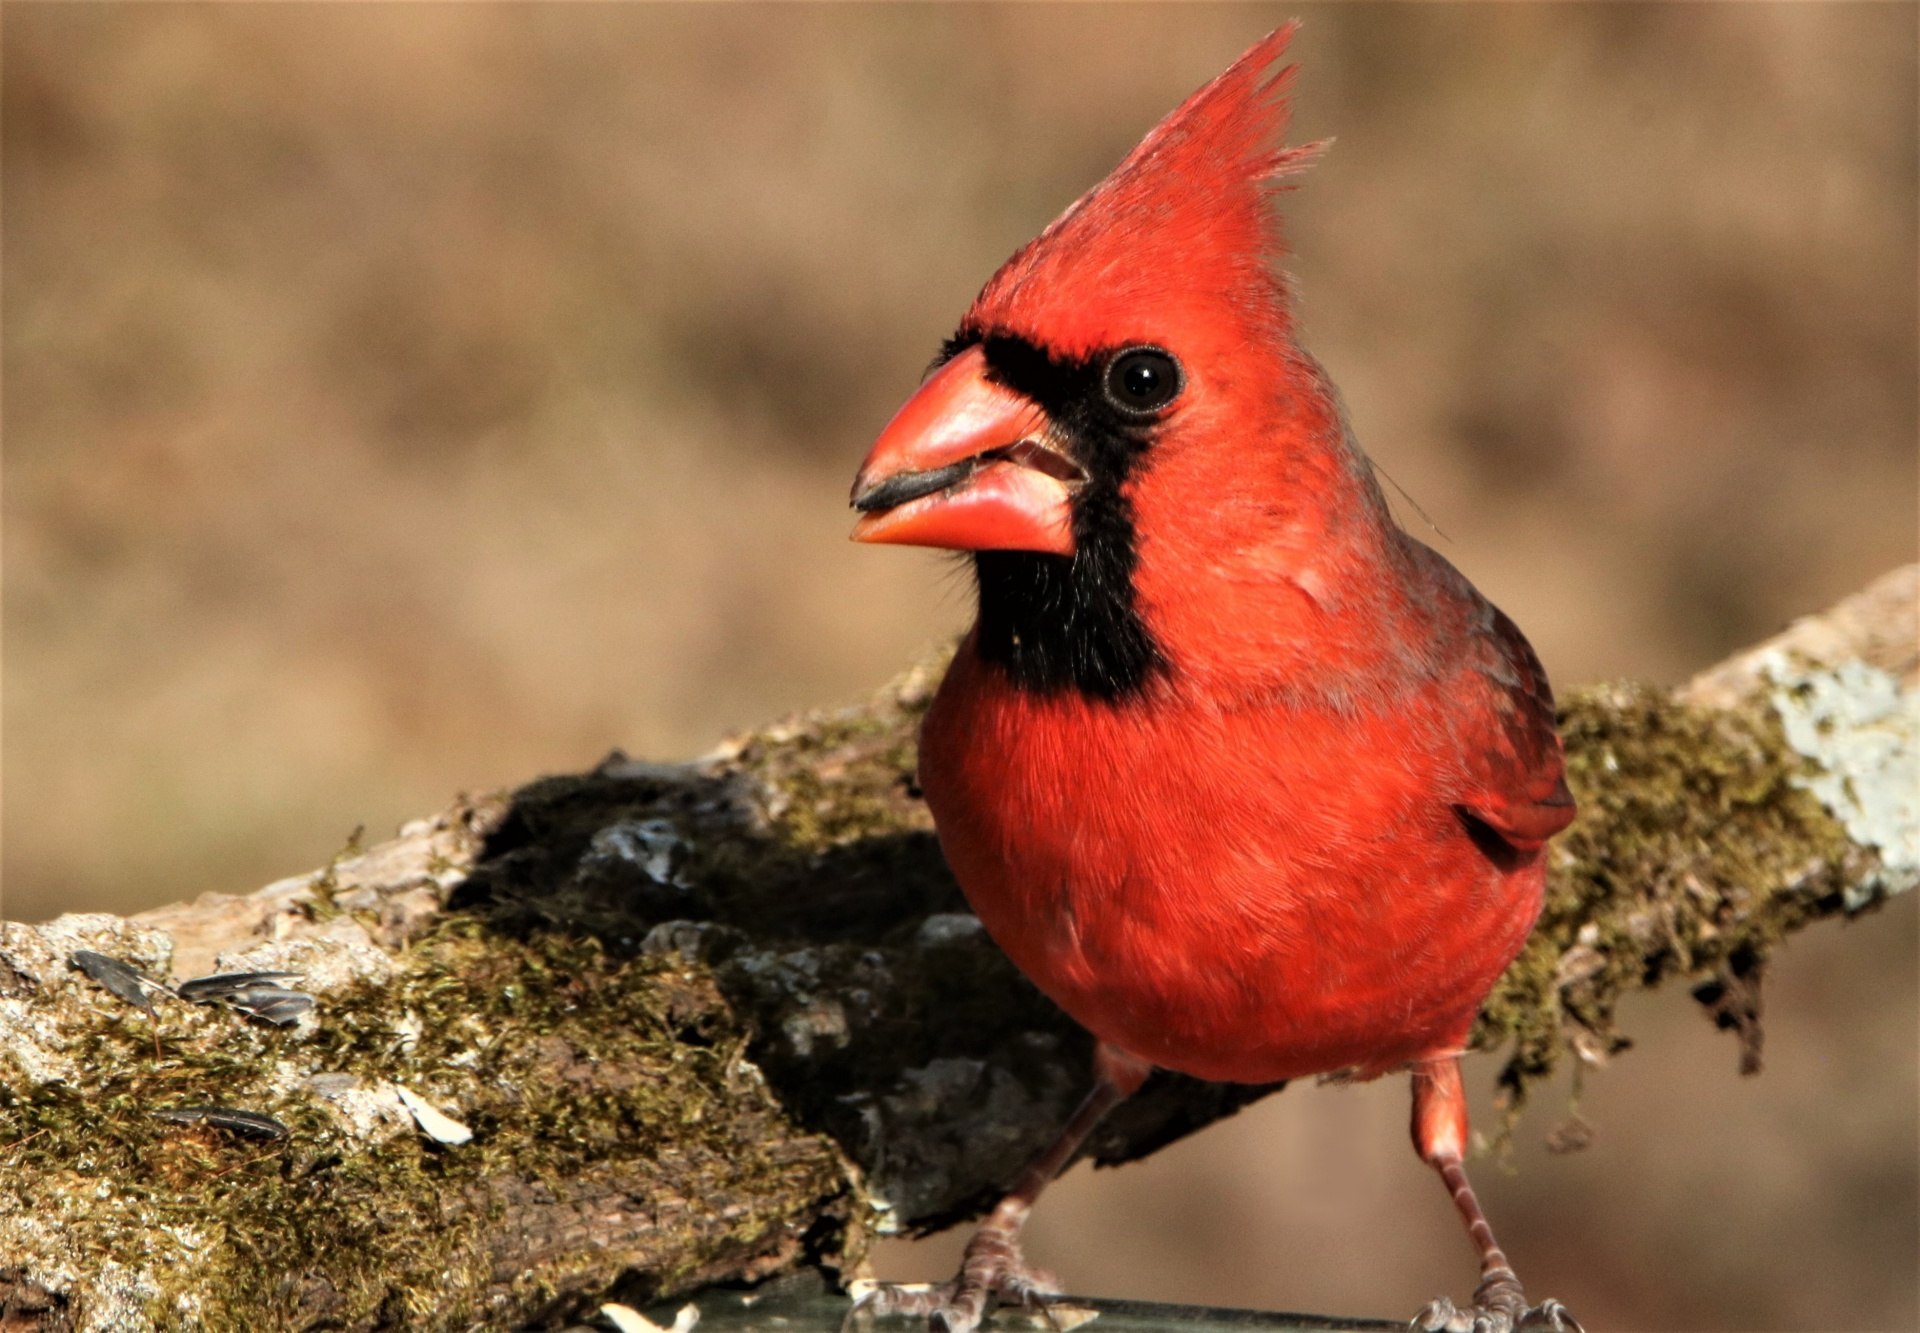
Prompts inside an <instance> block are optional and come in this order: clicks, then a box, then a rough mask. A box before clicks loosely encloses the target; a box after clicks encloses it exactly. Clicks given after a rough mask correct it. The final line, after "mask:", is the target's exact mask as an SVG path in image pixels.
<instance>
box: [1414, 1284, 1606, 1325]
mask: <svg viewBox="0 0 1920 1333" xmlns="http://www.w3.org/2000/svg"><path fill="white" fill-rule="evenodd" d="M1407 1327H1408V1328H1409V1329H1411V1330H1412V1331H1413V1333H1586V1330H1585V1329H1583V1328H1581V1327H1580V1321H1579V1320H1578V1319H1575V1318H1574V1317H1573V1315H1572V1313H1571V1312H1570V1311H1568V1309H1567V1307H1566V1306H1564V1305H1562V1304H1560V1302H1559V1301H1556V1300H1545V1301H1542V1302H1541V1303H1540V1304H1538V1305H1528V1304H1527V1298H1526V1296H1525V1295H1524V1294H1523V1293H1522V1292H1521V1290H1520V1284H1519V1283H1518V1282H1516V1281H1514V1280H1513V1279H1512V1278H1511V1277H1505V1276H1501V1277H1494V1278H1489V1279H1488V1280H1487V1281H1485V1282H1482V1283H1481V1284H1480V1289H1479V1290H1478V1291H1476V1292H1475V1293H1474V1294H1473V1307H1472V1308H1471V1309H1467V1310H1462V1309H1460V1308H1459V1307H1457V1306H1455V1305H1454V1303H1453V1302H1452V1301H1450V1300H1448V1299H1447V1298H1446V1297H1445V1296H1442V1297H1440V1298H1439V1299H1438V1300H1436V1301H1434V1302H1433V1303H1432V1304H1431V1305H1429V1306H1427V1308H1426V1309H1424V1310H1422V1311H1421V1312H1420V1313H1419V1314H1417V1315H1415V1316H1414V1317H1413V1319H1412V1321H1411V1322H1410V1323H1409V1324H1408V1325H1407Z"/></svg>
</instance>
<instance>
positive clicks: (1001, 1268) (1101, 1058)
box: [841, 1044, 1152, 1333]
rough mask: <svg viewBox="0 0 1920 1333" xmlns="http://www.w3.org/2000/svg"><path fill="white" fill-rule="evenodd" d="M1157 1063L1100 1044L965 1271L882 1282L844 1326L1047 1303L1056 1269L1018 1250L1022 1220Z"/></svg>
mask: <svg viewBox="0 0 1920 1333" xmlns="http://www.w3.org/2000/svg"><path fill="white" fill-rule="evenodd" d="M1151 1071H1152V1066H1151V1065H1148V1064H1146V1063H1144V1062H1143V1061H1140V1060H1137V1059H1135V1058H1134V1057H1133V1056H1131V1055H1128V1054H1126V1053H1125V1052H1122V1051H1120V1050H1117V1049H1116V1048H1114V1047H1110V1046H1107V1045H1105V1044H1102V1045H1101V1046H1100V1047H1099V1049H1098V1050H1097V1051H1096V1052H1095V1055H1094V1072H1095V1075H1096V1077H1095V1081H1094V1085H1093V1090H1092V1091H1091V1092H1089V1093H1088V1094H1087V1096H1086V1100H1084V1101H1082V1102H1081V1103H1080V1106H1079V1109H1078V1110H1076V1111H1075V1112H1074V1113H1073V1117H1072V1118H1071V1119H1070V1120H1068V1121H1067V1124H1066V1127H1065V1128H1064V1129H1062V1130H1061V1131H1060V1134H1059V1137H1057V1138H1055V1139H1054V1141H1053V1142H1052V1144H1050V1145H1049V1146H1048V1147H1047V1149H1046V1151H1045V1152H1042V1153H1041V1154H1040V1155H1039V1156H1038V1157H1035V1158H1034V1159H1033V1160H1032V1161H1030V1162H1028V1163H1027V1165H1026V1166H1025V1167H1024V1168H1023V1169H1022V1170H1021V1172H1020V1174H1019V1175H1018V1176H1017V1177H1015V1179H1014V1182H1013V1185H1012V1187H1011V1188H1009V1189H1008V1190H1007V1192H1006V1195H1005V1196H1004V1197H1003V1198H1002V1199H1001V1200H1000V1202H999V1203H998V1204H996V1205H995V1206H994V1209H993V1211H992V1212H991V1213H988V1214H987V1218H986V1221H984V1222H982V1223H981V1224H980V1229H979V1230H978V1231H976V1232H974V1233H973V1239H971V1240H969V1241H968V1242H967V1248H966V1253H965V1254H964V1255H963V1256H962V1257H961V1260H960V1271H959V1273H957V1274H956V1275H955V1276H954V1277H953V1278H952V1279H951V1280H949V1281H946V1282H942V1283H940V1284H939V1285H937V1286H934V1287H928V1288H913V1289H909V1288H903V1287H897V1286H885V1285H883V1286H878V1287H875V1288H874V1289H873V1290H872V1291H871V1292H869V1293H868V1294H866V1295H865V1296H862V1297H861V1298H860V1299H859V1300H858V1301H857V1302H855V1304H854V1307H853V1309H851V1310H849V1311H848V1312H847V1318H846V1321H845V1322H844V1323H843V1324H842V1325H841V1328H842V1330H843V1333H844V1330H845V1329H847V1328H849V1327H851V1326H852V1325H853V1324H854V1322H855V1321H856V1319H857V1318H858V1317H859V1316H861V1315H863V1314H870V1315H925V1316H927V1324H928V1327H929V1328H930V1329H932V1330H934V1333H972V1330H974V1329H975V1328H977V1327H979V1325H980V1321H981V1320H982V1319H984V1318H985V1317H986V1315H987V1311H988V1309H989V1308H990V1306H991V1305H993V1304H995V1303H999V1302H1004V1303H1006V1304H1009V1305H1018V1306H1020V1307H1021V1308H1022V1309H1033V1308H1036V1307H1038V1308H1040V1309H1041V1310H1043V1311H1044V1310H1045V1308H1046V1302H1047V1298H1048V1297H1050V1296H1054V1295H1057V1294H1058V1291H1059V1289H1058V1288H1057V1287H1056V1286H1055V1285H1054V1281H1053V1279H1052V1277H1051V1276H1049V1275H1048V1274H1046V1273H1044V1272H1041V1271H1040V1270H1039V1269H1036V1268H1031V1267H1029V1266H1028V1264H1027V1261H1026V1259H1025V1258H1024V1257H1022V1255H1021V1253H1020V1228H1021V1227H1022V1226H1024V1225H1025V1224H1026V1221H1027V1214H1028V1213H1030V1212H1032V1211H1033V1204H1034V1200H1036V1199H1038V1198H1039V1197H1040V1192H1041V1191H1042V1190H1044V1189H1045V1188H1046V1187H1047V1186H1048V1185H1049V1184H1050V1183H1052V1181H1053V1178H1054V1177H1055V1176H1057V1175H1059V1174H1060V1172H1061V1171H1063V1170H1065V1169H1066V1165H1067V1163H1068V1162H1069V1161H1070V1160H1072V1158H1073V1155H1074V1153H1076V1152H1078V1151H1079V1150H1080V1145H1081V1144H1082V1143H1084V1142H1086V1138H1087V1135H1089V1134H1091V1133H1092V1132H1093V1127H1094V1126H1095V1125H1097V1124H1099V1123H1100V1121H1101V1120H1102V1119H1103V1118H1105V1116H1106V1114H1107V1112H1109V1111H1111V1110H1112V1109H1113V1108H1114V1107H1116V1106H1118V1105H1119V1104H1120V1103H1121V1102H1123V1101H1125V1100H1126V1099H1127V1098H1128V1097H1130V1096H1132V1095H1133V1093H1134V1091H1135V1090H1136V1089H1137V1088H1139V1086H1140V1085H1141V1084H1142V1083H1143V1082H1145V1081H1146V1077H1147V1075H1148V1074H1149V1073H1150V1072H1151Z"/></svg>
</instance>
